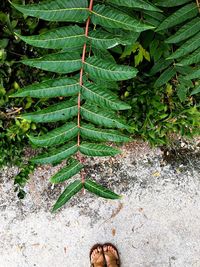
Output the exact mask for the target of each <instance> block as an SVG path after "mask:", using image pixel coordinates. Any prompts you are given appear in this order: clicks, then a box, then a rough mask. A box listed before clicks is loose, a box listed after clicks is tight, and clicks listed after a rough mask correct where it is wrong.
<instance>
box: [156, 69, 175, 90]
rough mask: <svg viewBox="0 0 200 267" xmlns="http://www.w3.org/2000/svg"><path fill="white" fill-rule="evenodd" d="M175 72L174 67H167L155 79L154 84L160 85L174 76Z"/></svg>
mask: <svg viewBox="0 0 200 267" xmlns="http://www.w3.org/2000/svg"><path fill="white" fill-rule="evenodd" d="M175 74H176V71H175V69H174V67H169V68H168V69H166V70H165V71H164V72H163V73H162V74H161V75H160V77H159V78H158V79H157V80H156V82H155V84H154V86H155V87H161V86H162V85H164V84H166V83H167V82H169V81H170V80H171V79H172V78H173V77H174V75H175Z"/></svg>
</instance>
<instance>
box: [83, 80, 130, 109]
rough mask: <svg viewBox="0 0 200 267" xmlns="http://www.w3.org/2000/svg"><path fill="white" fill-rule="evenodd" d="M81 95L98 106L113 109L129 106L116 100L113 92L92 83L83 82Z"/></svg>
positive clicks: (127, 107) (128, 107)
mask: <svg viewBox="0 0 200 267" xmlns="http://www.w3.org/2000/svg"><path fill="white" fill-rule="evenodd" d="M82 96H83V98H85V99H87V100H89V101H90V102H91V103H92V102H95V103H96V104H97V105H99V106H102V107H106V108H111V109H113V110H126V109H130V108H131V107H130V106H129V105H128V104H126V103H124V102H122V101H120V100H118V98H117V96H116V95H115V94H113V93H112V92H110V91H109V90H106V89H103V88H102V87H100V86H98V85H96V84H94V83H89V82H86V83H84V85H83V86H82Z"/></svg>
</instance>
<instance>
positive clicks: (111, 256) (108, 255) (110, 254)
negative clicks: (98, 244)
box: [103, 244, 120, 267]
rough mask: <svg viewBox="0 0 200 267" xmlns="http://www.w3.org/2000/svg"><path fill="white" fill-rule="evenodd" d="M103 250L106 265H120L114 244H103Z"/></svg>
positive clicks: (113, 266)
mask: <svg viewBox="0 0 200 267" xmlns="http://www.w3.org/2000/svg"><path fill="white" fill-rule="evenodd" d="M103 252H104V256H105V259H106V264H107V267H120V260H119V254H118V251H117V249H116V247H115V246H113V245H112V244H105V245H104V246H103Z"/></svg>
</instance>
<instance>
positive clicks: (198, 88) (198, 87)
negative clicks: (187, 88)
mask: <svg viewBox="0 0 200 267" xmlns="http://www.w3.org/2000/svg"><path fill="white" fill-rule="evenodd" d="M198 93H200V86H197V87H196V88H195V89H194V90H193V91H192V92H191V94H190V95H196V94H198Z"/></svg>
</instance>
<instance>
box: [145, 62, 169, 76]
mask: <svg viewBox="0 0 200 267" xmlns="http://www.w3.org/2000/svg"><path fill="white" fill-rule="evenodd" d="M172 63H173V60H165V59H164V58H161V59H159V60H158V61H157V62H155V63H154V65H153V67H152V68H151V70H150V72H149V75H151V76H153V75H155V74H156V73H158V72H161V71H163V70H165V69H166V68H167V67H169V66H170V65H171V64H172Z"/></svg>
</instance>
